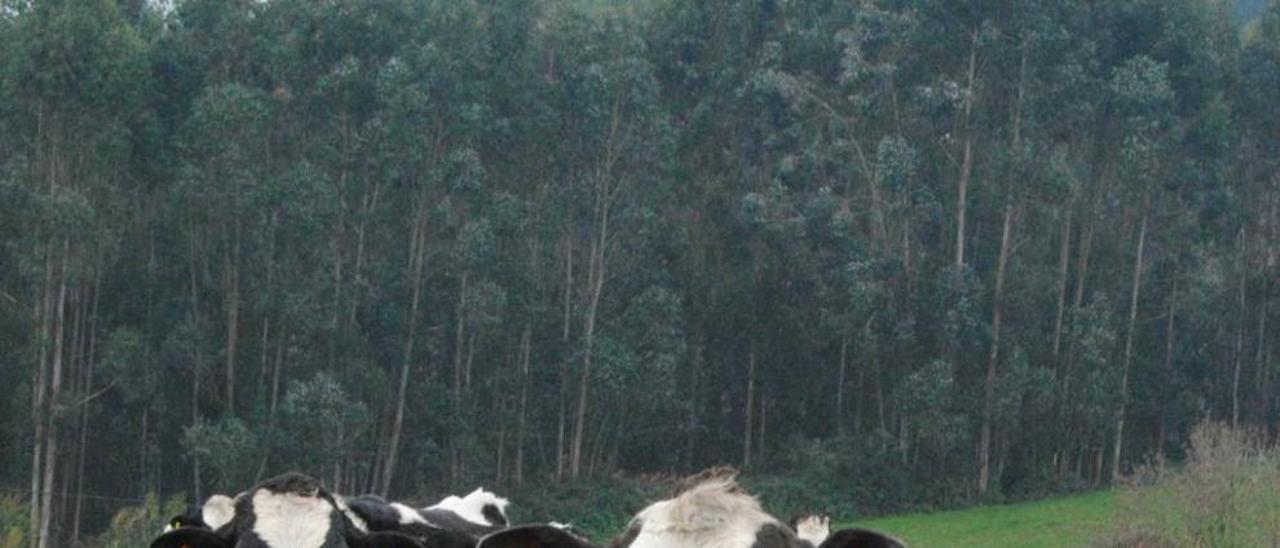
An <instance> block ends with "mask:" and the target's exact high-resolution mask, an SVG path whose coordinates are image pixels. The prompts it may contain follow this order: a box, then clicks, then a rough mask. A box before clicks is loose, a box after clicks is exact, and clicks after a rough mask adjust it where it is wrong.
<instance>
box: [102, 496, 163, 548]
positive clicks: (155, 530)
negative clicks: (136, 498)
mask: <svg viewBox="0 0 1280 548" xmlns="http://www.w3.org/2000/svg"><path fill="white" fill-rule="evenodd" d="M185 500H186V497H185V496H184V495H182V494H177V495H174V496H173V497H170V498H169V499H168V500H161V499H160V497H159V496H157V495H154V494H151V495H147V498H146V500H144V501H143V503H142V506H130V507H127V508H122V509H121V510H120V511H118V512H116V515H115V516H113V517H112V518H111V528H110V529H108V530H107V532H106V533H103V534H102V536H101V537H98V539H97V542H96V543H93V544H92V545H93V546H101V547H102V548H133V547H136V546H147V545H149V544H150V543H151V541H152V540H153V539H155V537H156V536H157V535H159V534H160V532H161V531H163V530H164V526H165V523H166V522H167V521H168V519H169V518H171V517H173V516H176V515H178V514H181V513H182V512H183V511H184V510H185V509H186V502H185Z"/></svg>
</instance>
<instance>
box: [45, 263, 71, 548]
mask: <svg viewBox="0 0 1280 548" xmlns="http://www.w3.org/2000/svg"><path fill="white" fill-rule="evenodd" d="M70 254H71V250H70V243H69V242H68V240H67V239H66V238H64V239H63V240H62V268H61V269H60V272H59V278H60V282H59V284H58V307H57V312H56V313H57V320H56V323H55V324H54V337H53V363H52V364H51V367H52V369H51V375H50V382H49V402H48V403H49V405H48V407H47V409H48V410H49V415H48V417H46V418H45V420H47V421H48V422H49V426H48V428H46V430H45V444H44V481H43V487H42V488H41V491H42V492H43V494H44V496H43V497H42V498H41V501H40V505H41V508H40V534H39V542H38V543H37V546H38V547H39V548H47V547H48V546H51V545H52V543H51V542H50V539H49V524H50V523H51V522H52V521H53V520H52V518H53V493H54V485H55V480H56V478H55V475H56V471H57V466H58V423H59V418H58V415H60V414H61V410H60V409H59V408H58V406H59V405H60V404H59V400H60V399H61V398H62V357H63V346H64V345H63V335H64V333H65V330H66V310H67V262H68V260H69V258H70V257H69V255H70Z"/></svg>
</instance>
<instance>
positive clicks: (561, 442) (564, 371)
mask: <svg viewBox="0 0 1280 548" xmlns="http://www.w3.org/2000/svg"><path fill="white" fill-rule="evenodd" d="M564 277H565V280H564V326H563V334H562V336H561V344H562V346H561V348H562V351H563V352H564V356H563V358H562V359H561V361H560V393H559V398H558V400H557V402H558V403H559V419H558V420H557V422H556V424H557V427H556V482H560V481H561V480H563V479H564V470H565V464H566V463H565V427H566V424H565V423H566V421H567V420H568V418H567V417H566V413H567V412H568V410H567V409H566V408H565V401H566V398H568V397H569V354H570V353H569V326H570V323H569V318H570V310H571V306H572V302H573V301H572V299H571V298H570V296H571V295H572V293H573V238H572V237H570V236H566V237H565V244H564Z"/></svg>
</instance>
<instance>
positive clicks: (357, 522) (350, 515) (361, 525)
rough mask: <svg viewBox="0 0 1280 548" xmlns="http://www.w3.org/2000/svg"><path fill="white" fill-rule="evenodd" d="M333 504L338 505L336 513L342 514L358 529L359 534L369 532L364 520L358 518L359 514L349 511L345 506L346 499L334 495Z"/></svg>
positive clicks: (349, 508)
mask: <svg viewBox="0 0 1280 548" xmlns="http://www.w3.org/2000/svg"><path fill="white" fill-rule="evenodd" d="M333 502H334V504H337V505H338V511H339V512H342V514H343V515H345V516H347V519H348V520H350V521H351V525H353V526H355V528H356V529H359V530H360V532H361V533H368V532H369V524H367V523H365V522H364V518H362V517H360V515H359V514H357V513H355V512H352V511H351V507H349V506H347V499H345V498H342V495H334V496H333Z"/></svg>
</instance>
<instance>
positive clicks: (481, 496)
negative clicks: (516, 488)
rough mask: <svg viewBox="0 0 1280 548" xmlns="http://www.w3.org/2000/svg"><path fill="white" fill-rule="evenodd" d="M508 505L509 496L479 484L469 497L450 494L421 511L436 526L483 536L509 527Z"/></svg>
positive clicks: (475, 536)
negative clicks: (497, 493)
mask: <svg viewBox="0 0 1280 548" xmlns="http://www.w3.org/2000/svg"><path fill="white" fill-rule="evenodd" d="M508 504H509V501H508V500H507V499H505V498H502V497H499V496H498V495H495V494H493V493H491V492H489V491H486V490H485V489H484V488H483V487H478V488H476V490H475V491H472V492H471V493H468V494H467V496H465V497H458V496H456V495H449V496H447V497H445V498H444V499H442V500H441V501H440V502H437V503H436V504H434V505H432V506H428V507H426V508H422V509H419V510H418V514H419V515H421V516H422V517H423V518H424V519H426V521H427V522H429V523H431V524H433V525H436V526H438V527H441V528H444V529H448V530H450V531H456V532H459V533H463V534H467V535H471V536H472V537H474V538H476V539H479V538H480V537H483V536H485V535H487V534H490V533H493V532H495V531H498V530H501V529H505V528H506V527H507V525H508V522H507V505H508Z"/></svg>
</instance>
